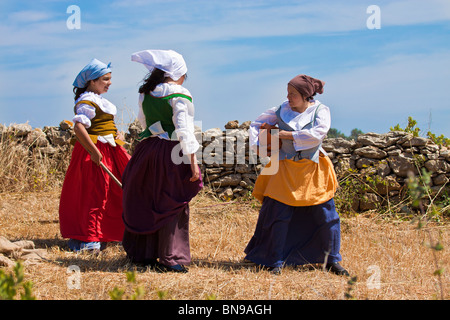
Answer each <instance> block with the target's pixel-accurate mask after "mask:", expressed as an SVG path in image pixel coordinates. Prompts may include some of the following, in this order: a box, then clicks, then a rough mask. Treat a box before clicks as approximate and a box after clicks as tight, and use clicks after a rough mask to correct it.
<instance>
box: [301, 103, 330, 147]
mask: <svg viewBox="0 0 450 320" xmlns="http://www.w3.org/2000/svg"><path fill="white" fill-rule="evenodd" d="M330 126H331V115H330V109H329V108H328V107H327V106H325V105H322V106H321V107H320V109H319V110H318V112H317V118H316V121H315V123H314V125H313V126H312V128H309V129H302V130H298V131H294V132H293V133H292V136H293V138H294V148H295V150H297V151H300V150H306V149H310V148H313V147H316V146H318V145H319V144H320V143H321V142H322V141H323V139H324V138H325V137H326V135H327V133H328V130H330Z"/></svg>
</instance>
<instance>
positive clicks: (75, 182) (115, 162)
mask: <svg viewBox="0 0 450 320" xmlns="http://www.w3.org/2000/svg"><path fill="white" fill-rule="evenodd" d="M110 85H111V68H110V65H109V64H108V65H106V64H104V63H103V62H101V61H99V60H97V59H93V60H92V61H91V62H90V63H89V64H88V65H86V66H85V67H84V68H83V69H82V70H81V71H80V73H79V74H78V76H77V77H76V79H75V81H74V83H73V86H74V89H73V91H74V94H75V107H74V112H75V117H74V118H73V122H74V132H75V135H76V140H77V141H76V142H75V145H74V149H73V152H72V158H71V160H70V164H69V167H68V169H67V173H66V177H65V180H64V184H63V188H62V192H61V200H60V206H59V221H60V230H61V234H62V236H63V237H64V238H69V239H70V240H69V248H70V249H71V250H73V251H80V250H100V248H101V244H102V243H103V244H105V243H106V242H110V241H122V237H123V231H124V224H123V221H122V189H121V188H120V187H119V186H118V185H116V184H115V183H114V181H112V180H111V177H110V176H109V175H108V174H107V173H106V172H105V171H104V170H103V169H102V168H101V167H100V166H99V165H100V162H102V163H103V164H104V165H105V166H106V167H107V168H108V169H109V170H110V171H111V172H112V173H113V174H114V176H116V177H117V178H118V179H120V178H121V176H122V173H123V171H124V169H125V167H126V165H127V163H128V161H129V159H130V155H129V154H128V153H127V152H126V150H125V149H124V148H123V147H122V145H123V141H122V140H121V139H122V137H121V134H119V132H118V130H117V128H116V125H115V123H114V116H115V115H116V113H117V108H116V106H115V105H114V104H112V103H111V102H110V101H108V100H107V99H105V98H103V97H102V96H101V94H104V93H106V92H107V91H108V90H109V86H110Z"/></svg>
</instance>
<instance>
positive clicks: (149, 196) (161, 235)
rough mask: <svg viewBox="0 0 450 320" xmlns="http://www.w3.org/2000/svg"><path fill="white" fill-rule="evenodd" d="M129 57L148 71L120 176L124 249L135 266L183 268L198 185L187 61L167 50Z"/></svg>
mask: <svg viewBox="0 0 450 320" xmlns="http://www.w3.org/2000/svg"><path fill="white" fill-rule="evenodd" d="M131 59H132V61H135V62H138V63H142V64H143V65H144V66H145V67H146V68H147V69H148V70H149V74H148V76H147V77H146V79H145V80H144V83H143V84H142V86H141V87H140V88H139V115H138V119H139V121H140V123H141V124H142V126H143V127H144V128H145V129H144V131H143V132H142V133H141V135H140V142H139V143H138V145H137V146H136V149H135V151H134V154H133V156H132V158H131V160H130V162H129V163H128V165H127V167H126V169H125V172H124V174H123V177H122V183H123V220H124V223H125V232H124V237H123V242H122V243H123V247H124V249H125V251H126V253H127V256H128V258H129V259H130V260H131V261H132V262H134V263H136V264H141V265H146V266H150V267H155V268H156V269H157V270H158V271H161V272H166V271H172V272H187V269H186V267H185V266H186V265H188V264H190V262H191V257H190V246H189V201H190V200H191V199H192V198H193V197H195V195H196V194H197V193H198V192H199V191H200V189H201V188H202V187H203V185H202V181H201V174H200V169H199V166H198V164H197V159H196V156H195V152H196V151H197V150H198V148H199V146H200V145H199V143H198V142H197V140H196V138H195V136H194V105H193V103H192V96H191V94H190V92H189V91H188V90H187V89H186V88H184V87H183V86H182V84H183V83H184V81H185V79H186V73H187V67H186V63H185V61H184V59H183V57H182V56H181V55H180V54H179V53H177V52H175V51H172V50H144V51H140V52H137V53H135V54H133V55H132V57H131ZM180 159H185V161H179V160H180ZM180 162H181V163H180Z"/></svg>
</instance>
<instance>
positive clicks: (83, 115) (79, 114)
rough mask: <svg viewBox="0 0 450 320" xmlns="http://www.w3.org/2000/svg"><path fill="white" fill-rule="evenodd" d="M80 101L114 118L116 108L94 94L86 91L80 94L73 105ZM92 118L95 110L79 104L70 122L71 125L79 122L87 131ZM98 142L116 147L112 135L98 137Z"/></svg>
mask: <svg viewBox="0 0 450 320" xmlns="http://www.w3.org/2000/svg"><path fill="white" fill-rule="evenodd" d="M82 100H88V101H91V102H94V103H95V104H96V105H98V106H99V108H100V109H101V110H102V111H103V112H105V113H108V114H112V115H113V116H115V115H116V113H117V107H116V106H115V105H114V104H113V103H111V102H110V101H109V100H107V99H105V98H103V97H102V96H100V95H98V94H96V93H94V92H90V91H87V92H84V93H82V94H81V95H80V97H79V98H78V99H77V100H76V101H75V104H77V103H78V102H79V101H82ZM94 117H95V108H94V107H93V106H90V105H88V104H84V103H80V104H79V105H77V106H76V110H75V117H73V119H72V121H73V123H75V122H79V123H81V124H82V125H84V127H85V128H86V129H88V128H90V126H91V119H93V118H94ZM98 140H99V141H100V142H103V143H109V144H111V145H112V146H116V143H115V141H114V136H113V135H112V134H109V135H106V136H98Z"/></svg>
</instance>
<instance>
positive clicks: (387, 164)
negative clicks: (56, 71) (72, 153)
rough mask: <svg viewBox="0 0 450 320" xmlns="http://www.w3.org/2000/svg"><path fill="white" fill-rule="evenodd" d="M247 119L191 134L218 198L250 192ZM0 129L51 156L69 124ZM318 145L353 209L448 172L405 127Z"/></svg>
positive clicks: (253, 173)
mask: <svg viewBox="0 0 450 320" xmlns="http://www.w3.org/2000/svg"><path fill="white" fill-rule="evenodd" d="M249 125H250V122H249V121H247V122H245V123H243V124H239V123H238V122H237V121H230V122H228V123H227V124H226V125H225V128H224V129H221V128H212V129H208V130H205V131H204V132H202V131H201V130H200V129H199V128H197V131H196V137H197V139H198V140H199V142H200V143H201V146H202V147H201V149H200V150H199V151H198V153H197V157H198V159H199V160H200V162H201V170H202V174H203V181H204V182H205V185H206V186H209V187H210V188H211V190H212V191H213V192H214V193H216V194H217V196H218V197H219V198H220V199H222V200H225V201H227V200H231V199H236V198H240V197H246V196H250V194H251V190H252V189H253V186H254V183H255V181H256V178H257V176H258V173H259V172H260V171H261V169H262V168H263V167H264V164H265V163H266V162H267V160H268V159H267V158H266V159H260V158H259V157H257V156H256V155H255V154H253V153H252V152H251V151H250V150H249V135H248V128H249ZM141 130H142V129H141V128H140V127H139V125H138V124H137V122H135V123H133V124H131V125H130V127H129V132H128V133H127V134H126V140H127V145H126V148H127V149H128V150H129V152H130V154H132V152H133V149H134V146H135V145H136V143H137V142H136V138H137V136H138V134H139V132H140V131H141ZM0 135H1V136H3V137H5V136H10V137H14V139H17V141H18V143H22V144H24V145H25V146H26V148H28V150H29V152H30V153H33V154H36V153H38V154H40V155H42V156H50V157H54V156H55V155H57V154H58V152H61V151H62V150H66V152H67V147H68V145H69V141H70V139H71V138H72V137H73V129H72V127H71V126H70V123H68V122H65V121H63V122H61V123H60V125H59V126H57V127H44V128H43V129H39V128H36V129H33V128H31V126H29V125H28V124H16V125H10V126H9V127H5V126H2V125H0ZM323 148H324V149H325V150H326V151H327V153H328V155H329V157H330V158H331V161H332V162H333V164H334V167H335V170H336V173H337V176H338V180H339V182H340V186H341V187H340V188H339V191H338V194H339V192H341V194H340V197H341V200H343V201H348V207H349V208H351V209H352V210H354V211H365V210H370V209H376V208H378V207H379V206H383V205H387V204H389V205H393V204H398V203H401V202H402V201H403V200H404V199H405V197H406V191H407V190H406V189H407V188H406V181H407V177H408V174H410V173H413V174H414V175H418V174H419V172H421V170H422V169H426V170H427V171H428V172H431V173H432V176H431V177H432V182H431V183H432V186H431V190H432V192H433V196H435V195H445V192H447V191H448V190H447V183H448V181H449V178H450V151H449V150H448V149H447V148H446V147H443V146H439V145H436V144H434V143H433V142H432V141H431V140H429V139H426V138H422V137H414V136H413V135H412V134H410V133H406V132H400V131H392V132H388V133H385V134H378V133H366V134H363V135H360V136H359V137H358V139H357V141H353V140H351V141H348V140H345V139H343V138H327V139H325V140H324V143H323Z"/></svg>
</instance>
